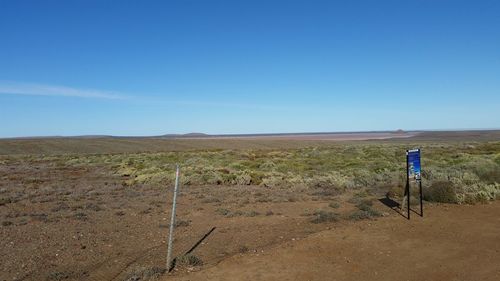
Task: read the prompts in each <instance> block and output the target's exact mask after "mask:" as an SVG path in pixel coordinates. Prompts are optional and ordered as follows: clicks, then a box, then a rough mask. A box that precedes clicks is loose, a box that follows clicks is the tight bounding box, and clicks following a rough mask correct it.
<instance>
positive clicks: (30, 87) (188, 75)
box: [0, 0, 500, 137]
mask: <svg viewBox="0 0 500 281" xmlns="http://www.w3.org/2000/svg"><path fill="white" fill-rule="evenodd" d="M499 15H500V2H499V1H460V0H449V1H444V0H432V1H431V0H393V1H385V0H378V1H369V0H368V1H356V0H354V1H293V0H288V1H272V0H267V1H259V0H248V1H245V0H243V1H203V0H199V1H194V0H182V1H92V0H87V1H23V0H19V1H7V0H6V1H0V137H14V136H43V135H85V134H110V135H159V134H166V133H188V132H204V133H213V134H223V133H275V132H276V133H277V132H317V131H364V130H393V129H398V128H402V129H405V130H415V129H461V128H472V129H474V128H476V129H480V128H499V127H500V113H499V112H498V111H499V109H500V16H499Z"/></svg>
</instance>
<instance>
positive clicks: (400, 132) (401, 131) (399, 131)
mask: <svg viewBox="0 0 500 281" xmlns="http://www.w3.org/2000/svg"><path fill="white" fill-rule="evenodd" d="M394 133H395V134H406V132H405V131H404V130H403V129H397V130H396V131H395V132H394Z"/></svg>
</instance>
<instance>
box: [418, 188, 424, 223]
mask: <svg viewBox="0 0 500 281" xmlns="http://www.w3.org/2000/svg"><path fill="white" fill-rule="evenodd" d="M418 185H419V189H420V216H421V217H424V204H423V202H422V197H424V194H423V192H422V180H419V181H418Z"/></svg>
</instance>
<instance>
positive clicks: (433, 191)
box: [424, 181, 458, 203]
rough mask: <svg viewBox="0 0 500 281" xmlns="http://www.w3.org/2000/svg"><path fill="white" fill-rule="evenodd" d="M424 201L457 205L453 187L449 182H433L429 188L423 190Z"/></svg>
mask: <svg viewBox="0 0 500 281" xmlns="http://www.w3.org/2000/svg"><path fill="white" fill-rule="evenodd" d="M424 199H425V200H426V201H432V202H439V203H457V202H458V200H457V193H456V190H455V186H454V185H453V183H452V182H450V181H435V182H433V183H432V184H431V186H430V187H428V188H426V189H424Z"/></svg>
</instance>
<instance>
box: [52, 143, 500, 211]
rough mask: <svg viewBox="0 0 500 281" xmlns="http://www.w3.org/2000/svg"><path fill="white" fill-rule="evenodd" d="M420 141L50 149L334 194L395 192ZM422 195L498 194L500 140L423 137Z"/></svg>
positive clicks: (112, 163)
mask: <svg viewBox="0 0 500 281" xmlns="http://www.w3.org/2000/svg"><path fill="white" fill-rule="evenodd" d="M414 146H417V145H412V144H397V143H367V142H363V143H339V144H335V145H332V146H328V147H310V148H298V149H279V150H208V151H187V152H186V151H184V152H164V153H138V154H116V155H89V156H81V155H79V156H53V157H55V158H56V159H57V161H59V163H60V165H77V166H86V165H105V166H108V167H109V168H111V170H112V171H113V173H115V174H116V175H120V176H124V177H125V178H126V179H125V180H124V182H123V184H124V185H136V184H172V183H173V180H174V167H175V164H177V163H178V164H179V165H180V166H181V172H182V184H184V185H261V186H265V187H269V188H273V187H281V188H283V187H285V188H286V187H306V188H323V192H329V193H331V195H335V194H340V193H343V192H345V191H355V190H361V189H367V190H378V191H381V190H382V191H383V190H385V191H388V195H389V196H391V197H398V196H400V195H401V193H402V191H403V188H402V187H403V186H404V184H405V180H406V179H405V150H406V149H408V148H412V147H414ZM419 147H421V148H422V166H423V168H422V170H423V171H422V175H423V180H424V192H425V199H426V200H429V201H437V202H446V203H475V202H484V201H488V200H495V199H497V198H499V197H500V142H464V143H458V142H442V143H437V142H436V143H425V144H423V145H422V144H420V145H419Z"/></svg>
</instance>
